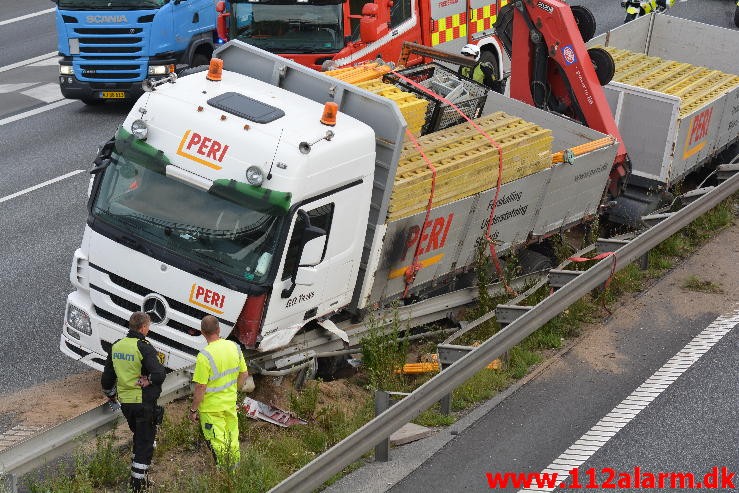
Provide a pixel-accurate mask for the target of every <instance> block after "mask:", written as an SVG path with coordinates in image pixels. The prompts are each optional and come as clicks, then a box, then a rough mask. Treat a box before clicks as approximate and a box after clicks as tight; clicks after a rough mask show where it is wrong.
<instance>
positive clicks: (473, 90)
mask: <svg viewBox="0 0 739 493" xmlns="http://www.w3.org/2000/svg"><path fill="white" fill-rule="evenodd" d="M397 74H400V75H402V76H403V77H406V78H408V79H410V80H412V81H413V82H415V83H417V84H419V85H421V86H423V87H426V88H428V89H430V90H431V91H433V92H434V93H436V94H439V95H441V96H443V97H444V98H445V99H447V100H449V101H451V102H452V103H454V104H455V105H456V106H457V107H458V108H459V109H460V110H461V111H462V112H463V113H464V114H465V115H467V117H469V118H477V117H479V116H480V115H481V114H482V109H483V107H484V106H485V101H486V99H487V93H488V88H487V87H485V86H483V85H482V84H478V83H477V82H475V81H473V80H471V79H466V78H464V77H460V76H459V75H458V74H457V73H456V72H454V71H452V70H449V69H448V68H446V67H444V66H442V65H439V64H438V63H429V64H427V65H418V66H416V67H411V68H407V69H404V70H399V71H398V72H397ZM383 82H385V83H388V84H393V85H395V86H397V87H399V88H401V89H403V90H404V91H407V92H410V93H412V94H413V95H415V96H416V97H420V98H423V99H426V100H428V101H429V105H428V107H427V109H426V123H425V124H424V125H423V127H422V128H421V135H426V134H430V133H432V132H436V131H437V130H442V129H444V128H448V127H451V126H454V125H457V124H459V123H463V122H464V121H465V120H464V118H463V117H462V116H461V115H460V114H459V113H458V112H457V111H456V110H455V109H454V108H452V107H451V106H449V105H448V104H447V103H444V102H443V101H441V100H439V99H437V98H434V97H432V96H430V95H429V94H427V93H426V92H424V91H423V90H421V89H418V88H417V87H415V86H413V85H412V84H410V83H409V82H408V81H406V80H404V79H402V78H400V77H398V76H397V75H396V73H389V74H386V75H385V76H384V77H383Z"/></svg>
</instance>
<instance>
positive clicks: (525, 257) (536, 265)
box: [518, 248, 552, 274]
mask: <svg viewBox="0 0 739 493" xmlns="http://www.w3.org/2000/svg"><path fill="white" fill-rule="evenodd" d="M518 265H520V266H521V274H530V273H532V272H539V271H542V270H548V269H551V268H552V261H551V259H550V258H549V257H547V256H546V255H544V254H543V253H539V252H536V251H534V250H530V249H528V248H524V249H522V250H519V251H518Z"/></svg>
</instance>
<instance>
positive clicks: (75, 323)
mask: <svg viewBox="0 0 739 493" xmlns="http://www.w3.org/2000/svg"><path fill="white" fill-rule="evenodd" d="M67 325H69V326H70V327H71V328H73V329H74V330H76V331H77V332H82V333H83V334H87V335H88V336H89V335H92V325H91V324H90V315H88V314H87V312H86V311H84V310H82V309H81V308H77V307H76V306H74V305H69V306H68V307H67Z"/></svg>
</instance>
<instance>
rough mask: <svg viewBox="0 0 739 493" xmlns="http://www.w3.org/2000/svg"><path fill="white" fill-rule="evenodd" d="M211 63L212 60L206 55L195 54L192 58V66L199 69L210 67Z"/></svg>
mask: <svg viewBox="0 0 739 493" xmlns="http://www.w3.org/2000/svg"><path fill="white" fill-rule="evenodd" d="M209 63H210V58H208V56H207V55H205V54H204V53H195V55H193V57H192V63H191V64H190V66H191V67H199V66H201V65H208V64H209Z"/></svg>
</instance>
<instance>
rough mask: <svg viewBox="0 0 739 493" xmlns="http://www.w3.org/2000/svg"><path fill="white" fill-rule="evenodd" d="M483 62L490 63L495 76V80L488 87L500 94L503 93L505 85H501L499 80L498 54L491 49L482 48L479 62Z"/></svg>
mask: <svg viewBox="0 0 739 493" xmlns="http://www.w3.org/2000/svg"><path fill="white" fill-rule="evenodd" d="M484 62H488V63H490V65H492V66H493V68H494V70H493V77H495V82H494V83H493V84H492V86H490V89H492V90H493V91H495V92H498V93H500V94H503V92H504V90H505V86H504V85H503V82H502V81H501V80H500V69H499V61H498V54H497V53H496V52H494V51H492V50H483V51H482V53H480V63H484Z"/></svg>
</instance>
